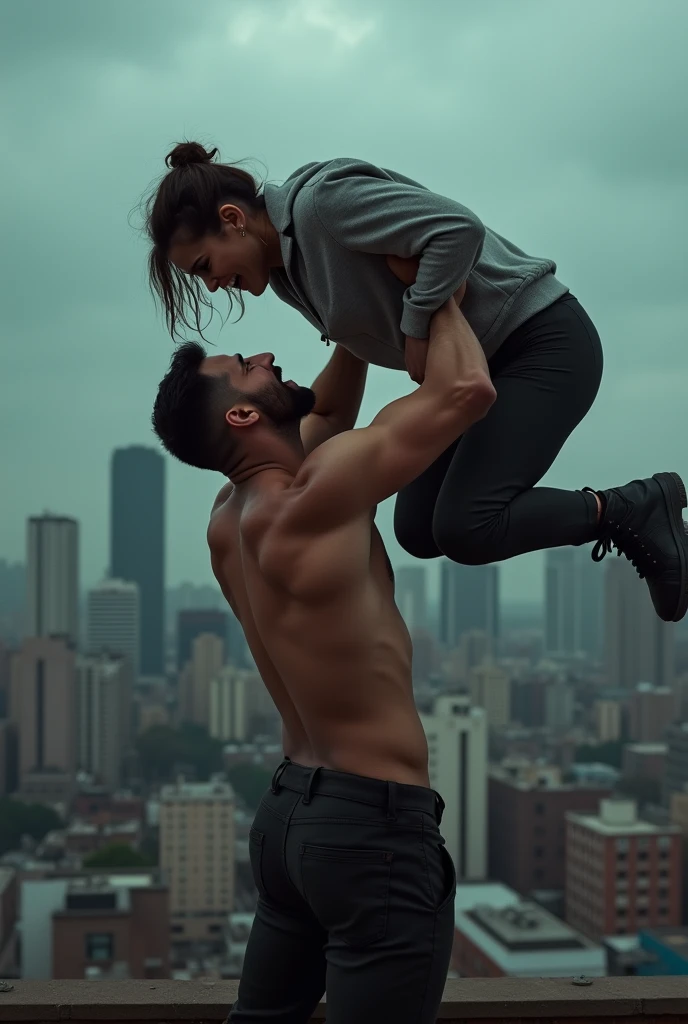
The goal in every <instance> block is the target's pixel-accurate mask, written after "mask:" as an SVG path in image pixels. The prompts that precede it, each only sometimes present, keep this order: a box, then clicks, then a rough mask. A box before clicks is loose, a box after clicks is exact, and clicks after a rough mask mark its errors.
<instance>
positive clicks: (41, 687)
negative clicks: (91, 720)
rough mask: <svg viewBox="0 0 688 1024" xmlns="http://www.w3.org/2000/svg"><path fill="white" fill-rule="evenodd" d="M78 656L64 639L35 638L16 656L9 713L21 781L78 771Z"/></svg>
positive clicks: (26, 641)
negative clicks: (31, 775)
mask: <svg viewBox="0 0 688 1024" xmlns="http://www.w3.org/2000/svg"><path fill="white" fill-rule="evenodd" d="M75 666H76V655H75V653H74V651H73V650H72V649H71V648H70V646H69V645H68V644H67V642H66V641H65V640H62V639H59V640H56V639H51V638H49V637H31V638H29V639H28V640H25V641H24V643H23V644H22V646H21V648H20V650H19V651H18V652H17V653H16V654H15V655H14V657H13V659H12V681H11V699H10V712H11V717H12V720H13V721H14V722H15V724H16V727H17V733H18V743H19V776H20V777H19V784H20V788H23V787H24V782H25V780H26V776H27V775H29V774H31V773H44V772H53V773H63V774H65V775H74V771H75V768H76V758H75V749H76V744H75V726H76V714H75V697H76V678H75V675H76V671H75Z"/></svg>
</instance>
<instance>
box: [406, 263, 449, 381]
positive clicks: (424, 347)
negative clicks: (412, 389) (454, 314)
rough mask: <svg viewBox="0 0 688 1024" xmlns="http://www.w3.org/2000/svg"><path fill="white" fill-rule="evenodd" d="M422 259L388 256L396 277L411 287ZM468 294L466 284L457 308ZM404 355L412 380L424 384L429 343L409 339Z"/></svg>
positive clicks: (422, 340)
mask: <svg viewBox="0 0 688 1024" xmlns="http://www.w3.org/2000/svg"><path fill="white" fill-rule="evenodd" d="M419 263H420V259H419V257H418V256H409V257H404V256H388V257H387V266H388V267H389V269H390V270H391V271H392V273H393V274H394V276H395V277H398V278H399V280H400V281H401V282H402V283H403V284H405V285H407V286H409V285H412V284H413V283H414V281H415V280H416V274H417V273H418V265H419ZM465 294H466V282H465V281H464V283H463V284H462V285H461V287H460V288H459V289H458V290H457V291H456V292H455V293H454V301H455V302H456V304H457V306H460V305H461V302H462V300H463V297H464V295H465ZM404 355H405V357H406V369H407V371H408V375H409V377H410V378H411V380H413V381H415V382H416V384H422V383H423V381H424V379H425V363H426V360H427V358H428V343H427V340H425V339H423V338H407V339H406V346H405V348H404Z"/></svg>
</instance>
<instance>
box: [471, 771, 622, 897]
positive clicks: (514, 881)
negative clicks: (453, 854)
mask: <svg viewBox="0 0 688 1024" xmlns="http://www.w3.org/2000/svg"><path fill="white" fill-rule="evenodd" d="M488 785H489V789H488V822H489V824H488V830H489V831H488V835H489V840H488V843H489V872H488V873H489V877H490V878H493V879H495V880H498V881H500V882H503V883H504V884H505V885H508V886H510V887H511V888H512V889H515V890H516V892H519V893H521V895H523V896H527V895H529V894H530V893H532V892H534V891H535V890H538V889H559V890H563V888H564V883H565V857H566V815H567V813H568V812H569V811H579V812H590V813H593V814H594V813H596V812H597V810H598V808H599V804H600V800H602V799H604V798H605V797H607V796H609V793H610V791H609V789H603V788H600V787H598V786H588V785H585V786H576V785H564V784H562V783H561V781H560V776H559V773H558V771H557V770H556V769H552V768H551V767H548V768H546V769H543V771H542V772H541V773H540V775H539V776H537V775H536V776H533V775H532V774H531V775H529V776H527V777H524V776H523V775H521V776H520V777H519V776H517V777H516V778H514V777H513V775H512V774H511V773H510V770H509V768H508V767H505V768H493V769H492V770H491V772H490V776H489V783H488Z"/></svg>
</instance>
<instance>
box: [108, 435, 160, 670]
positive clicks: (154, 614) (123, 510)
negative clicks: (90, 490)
mask: <svg viewBox="0 0 688 1024" xmlns="http://www.w3.org/2000/svg"><path fill="white" fill-rule="evenodd" d="M111 472H112V479H111V512H110V575H111V576H112V577H114V578H117V579H122V580H130V581H132V582H134V583H136V584H138V588H139V597H140V614H141V618H140V648H141V659H140V671H141V673H142V675H144V676H148V677H161V676H163V675H164V671H165V662H164V586H165V460H164V459H163V457H162V455H161V454H160V453H159V452H158V451H156V450H155V449H154V448H144V447H141V446H138V445H133V446H132V447H130V448H118V449H117V450H116V451H115V452H113V456H112V465H111Z"/></svg>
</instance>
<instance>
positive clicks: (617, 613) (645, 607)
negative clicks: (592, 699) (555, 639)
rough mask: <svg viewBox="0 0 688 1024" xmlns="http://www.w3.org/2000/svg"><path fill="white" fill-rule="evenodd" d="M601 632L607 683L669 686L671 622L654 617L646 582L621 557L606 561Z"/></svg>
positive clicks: (621, 686)
mask: <svg viewBox="0 0 688 1024" xmlns="http://www.w3.org/2000/svg"><path fill="white" fill-rule="evenodd" d="M604 635H605V667H606V674H607V682H608V684H609V686H611V687H613V688H614V689H628V690H630V689H632V688H633V687H634V686H636V685H637V684H638V683H643V682H647V683H652V684H653V685H654V686H669V687H672V685H673V681H674V656H675V652H674V624H673V623H672V622H663V621H662V620H661V619H660V618H659V617H658V616H657V613H656V612H655V610H654V607H653V605H652V601H651V599H650V595H649V592H648V589H647V585H646V584H645V583H644V582H643V581H642V580H640V579H638V576H637V575H636V572H635V570H634V569H633V566H632V565H631V564H630V562H628V561H626V559H625V558H614V559H610V560H609V561H608V563H607V568H606V572H605V630H604Z"/></svg>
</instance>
